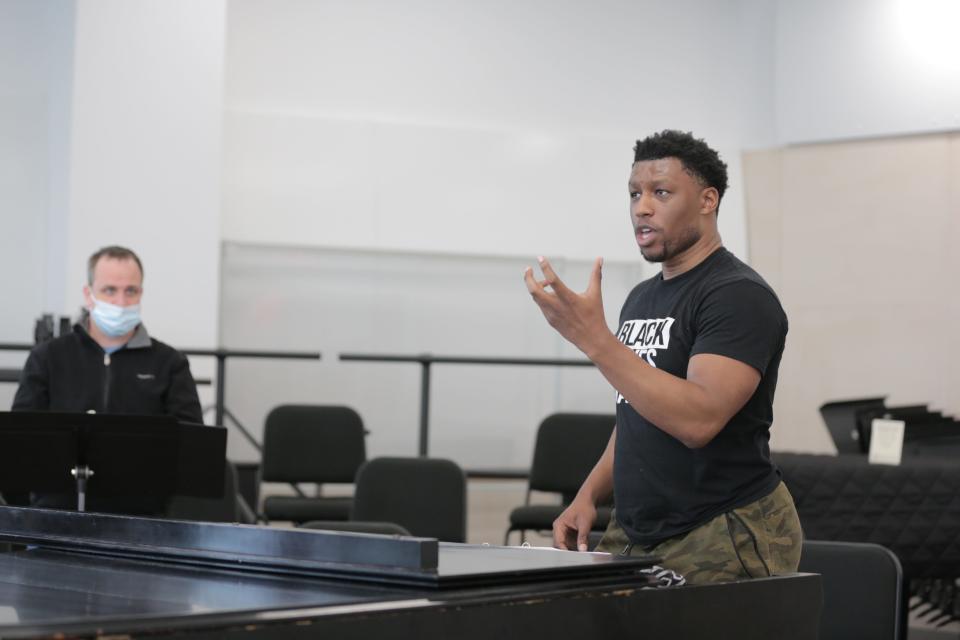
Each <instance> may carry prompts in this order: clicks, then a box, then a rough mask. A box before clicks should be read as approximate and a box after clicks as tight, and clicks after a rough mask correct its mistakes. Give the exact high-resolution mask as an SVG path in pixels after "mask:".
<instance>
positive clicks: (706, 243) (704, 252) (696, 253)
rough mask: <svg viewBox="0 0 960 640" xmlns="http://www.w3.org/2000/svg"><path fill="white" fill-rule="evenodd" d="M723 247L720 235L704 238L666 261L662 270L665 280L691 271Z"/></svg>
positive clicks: (714, 234)
mask: <svg viewBox="0 0 960 640" xmlns="http://www.w3.org/2000/svg"><path fill="white" fill-rule="evenodd" d="M722 246H723V242H722V241H721V240H720V234H718V233H713V234H710V235H709V236H707V235H705V236H703V237H702V238H700V240H698V241H697V242H696V244H694V245H693V246H692V247H690V248H689V249H687V250H686V251H684V252H683V253H681V254H680V255H678V256H674V257H673V258H671V259H669V260H664V262H663V268H662V272H663V279H664V280H669V279H670V278H676V277H677V276H679V275H680V274H682V273H686V272H687V271H690V269H693V268H694V267H695V266H697V265H698V264H700V263H701V262H703V261H704V260H706V259H707V258H709V257H710V255H711V254H712V253H713V252H714V251H716V250H717V249H719V248H720V247H722Z"/></svg>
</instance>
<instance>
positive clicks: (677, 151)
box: [633, 129, 727, 213]
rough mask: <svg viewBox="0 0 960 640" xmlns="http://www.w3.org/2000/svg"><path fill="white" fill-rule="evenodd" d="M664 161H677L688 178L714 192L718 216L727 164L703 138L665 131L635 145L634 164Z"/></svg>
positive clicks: (724, 185) (724, 187) (725, 182)
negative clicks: (715, 193) (714, 190)
mask: <svg viewBox="0 0 960 640" xmlns="http://www.w3.org/2000/svg"><path fill="white" fill-rule="evenodd" d="M663 158H676V159H677V160H679V161H680V164H682V165H683V170H684V171H686V172H687V173H688V174H689V175H690V176H691V177H693V178H695V179H696V180H697V181H698V182H700V183H701V184H703V185H704V186H707V187H713V188H714V189H716V190H717V194H718V196H719V197H718V198H717V212H718V213H719V211H720V200H722V199H723V194H724V192H725V191H726V190H727V164H726V163H725V162H724V161H723V160H721V159H720V154H719V153H717V152H716V151H714V150H713V149H711V148H710V146H709V145H707V143H706V142H704V141H703V140H702V139H700V138H694V137H693V134H692V133H690V132H689V131H687V132H684V131H676V130H674V129H664V130H663V131H661V132H660V133H654V134H653V135H650V136H647V137H646V138H644V139H643V140H637V146H635V147H634V148H633V161H634V163H636V162H641V161H644V160H661V159H663Z"/></svg>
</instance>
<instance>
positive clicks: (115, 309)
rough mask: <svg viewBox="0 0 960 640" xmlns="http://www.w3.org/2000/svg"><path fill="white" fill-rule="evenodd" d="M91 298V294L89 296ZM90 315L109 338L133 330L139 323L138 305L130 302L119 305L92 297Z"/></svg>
mask: <svg viewBox="0 0 960 640" xmlns="http://www.w3.org/2000/svg"><path fill="white" fill-rule="evenodd" d="M90 297H91V298H93V296H92V295H91V296H90ZM90 317H91V318H93V321H94V322H96V323H97V326H98V327H99V328H100V331H103V332H104V333H105V334H107V335H108V336H110V337H111V338H119V337H120V336H122V335H125V334H127V333H130V332H131V331H133V330H134V329H135V328H136V326H137V325H138V324H140V305H138V304H132V305H130V306H129V307H120V306H118V305H115V304H110V303H109V302H104V301H103V300H97V299H96V298H93V309H92V310H91V311H90Z"/></svg>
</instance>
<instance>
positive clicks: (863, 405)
mask: <svg viewBox="0 0 960 640" xmlns="http://www.w3.org/2000/svg"><path fill="white" fill-rule="evenodd" d="M885 400H886V396H879V397H875V398H857V399H854V400H835V401H833V402H825V403H824V404H822V405H820V416H821V417H822V418H823V422H824V424H826V425H827V430H828V431H829V432H830V437H831V438H832V439H833V444H834V445H836V447H837V453H841V454H842V453H866V452H867V443H868V439H869V434H864V433H863V432H862V430H861V429H860V426H859V425H858V424H857V412H858V411H861V410H863V409H883V407H884V401H885Z"/></svg>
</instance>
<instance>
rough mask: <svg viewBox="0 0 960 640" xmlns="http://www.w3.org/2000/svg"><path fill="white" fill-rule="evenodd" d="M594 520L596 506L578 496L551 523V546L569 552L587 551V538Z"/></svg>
mask: <svg viewBox="0 0 960 640" xmlns="http://www.w3.org/2000/svg"><path fill="white" fill-rule="evenodd" d="M596 520H597V508H596V506H594V504H593V503H592V502H591V501H590V500H586V499H583V498H580V497H579V496H578V497H577V498H575V499H574V501H573V502H571V503H570V506H569V507H567V508H566V509H564V510H563V513H561V514H560V516H559V517H558V518H557V519H556V520H554V521H553V546H555V547H556V548H557V549H566V550H569V551H588V550H589V545H588V542H587V541H588V536H589V535H590V531H591V529H593V523H594V522H596Z"/></svg>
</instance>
